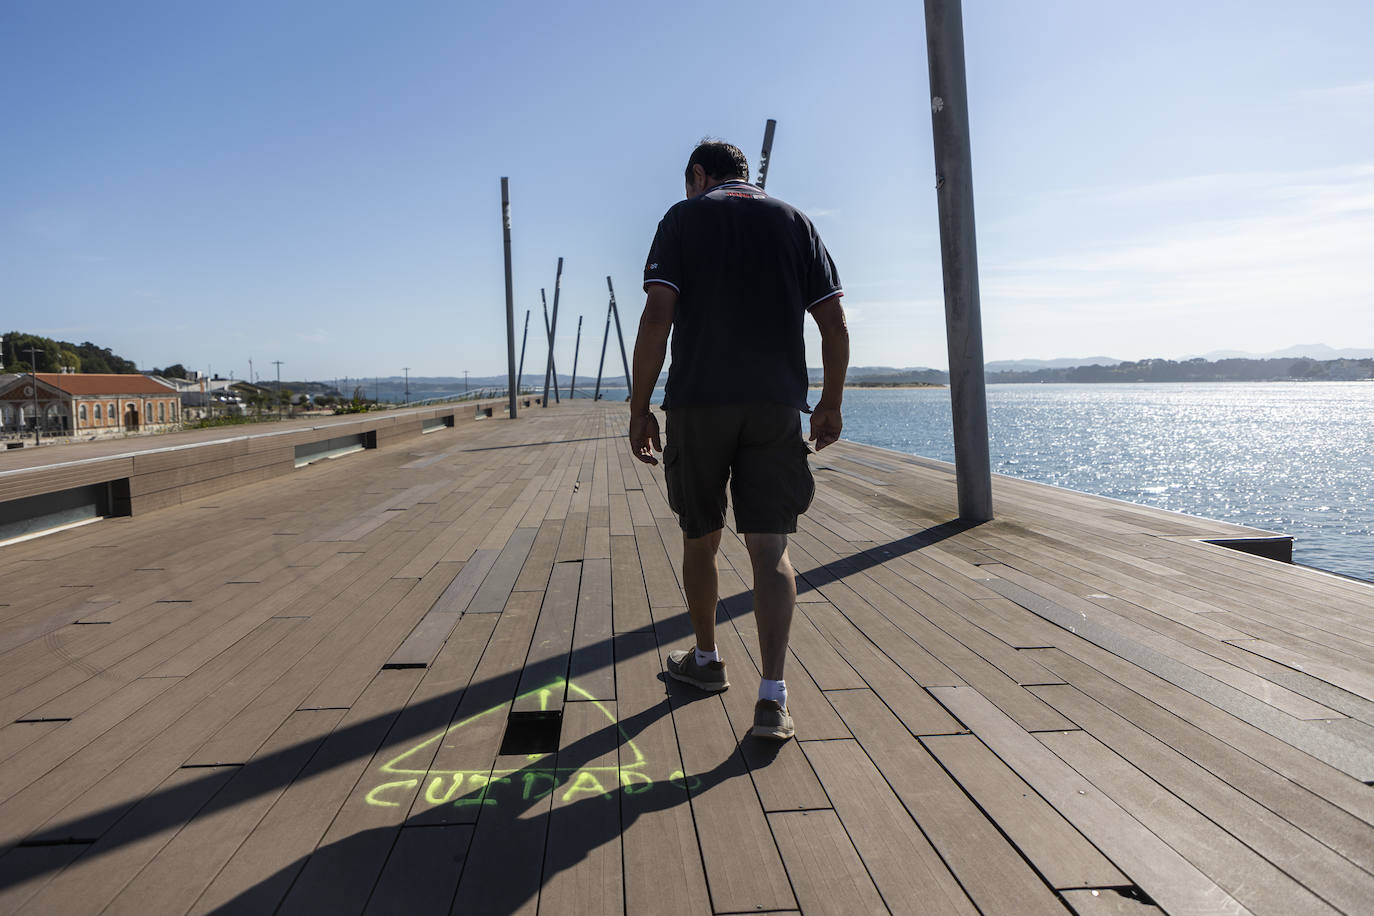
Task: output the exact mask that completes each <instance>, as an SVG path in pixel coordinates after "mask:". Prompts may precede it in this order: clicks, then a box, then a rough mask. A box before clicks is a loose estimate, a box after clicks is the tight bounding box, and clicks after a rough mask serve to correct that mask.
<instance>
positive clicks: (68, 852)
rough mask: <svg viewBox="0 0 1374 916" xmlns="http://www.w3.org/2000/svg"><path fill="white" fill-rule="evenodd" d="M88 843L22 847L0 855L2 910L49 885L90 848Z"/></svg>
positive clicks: (13, 909) (15, 910)
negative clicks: (55, 876)
mask: <svg viewBox="0 0 1374 916" xmlns="http://www.w3.org/2000/svg"><path fill="white" fill-rule="evenodd" d="M89 848H90V846H89V844H86V843H68V844H64V845H61V846H21V847H19V848H17V849H10V850H8V851H7V852H5V854H4V855H0V912H3V913H18V912H19V908H20V907H22V906H23V905H24V904H25V903H27V902H28V901H29V900H31V899H32V898H33V895H34V894H36V893H38V892H39V891H40V890H42V889H43V888H44V886H46V885H47V883H48V882H49V881H50V880H52V879H53V877H54V875H57V874H58V873H60V872H61V871H62V869H64V868H66V867H67V865H69V864H70V863H71V862H72V861H73V860H75V859H76V857H77V856H79V855H81V854H82V853H84V852H85V851H86V850H87V849H89Z"/></svg>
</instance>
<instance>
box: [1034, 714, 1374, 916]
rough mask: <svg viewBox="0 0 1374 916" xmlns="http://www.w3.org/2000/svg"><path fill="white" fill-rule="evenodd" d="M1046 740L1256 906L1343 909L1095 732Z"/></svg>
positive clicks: (1261, 908) (1293, 910)
mask: <svg viewBox="0 0 1374 916" xmlns="http://www.w3.org/2000/svg"><path fill="white" fill-rule="evenodd" d="M1040 741H1041V742H1042V743H1043V744H1044V745H1045V746H1047V747H1048V748H1049V749H1050V750H1051V751H1053V752H1054V753H1055V754H1056V755H1058V756H1059V757H1060V758H1061V759H1063V760H1064V761H1066V762H1067V763H1068V764H1069V765H1070V766H1072V767H1073V768H1074V769H1076V770H1078V772H1080V773H1082V774H1083V775H1084V776H1085V777H1087V778H1088V779H1090V780H1091V781H1092V782H1093V783H1094V784H1095V785H1096V786H1098V788H1100V789H1102V790H1104V791H1106V792H1108V793H1109V794H1110V795H1111V797H1112V799H1113V800H1114V801H1116V802H1117V803H1118V804H1120V805H1121V806H1122V807H1123V808H1125V809H1126V810H1127V811H1129V812H1130V813H1131V814H1132V815H1133V816H1134V817H1135V818H1136V819H1138V820H1140V821H1141V823H1143V824H1145V826H1147V827H1148V828H1149V829H1150V830H1152V831H1153V832H1154V833H1155V834H1156V835H1157V836H1159V837H1160V838H1161V839H1163V840H1164V841H1165V842H1167V843H1168V844H1169V845H1170V846H1172V847H1174V848H1175V849H1177V850H1178V851H1179V852H1180V853H1181V854H1182V855H1184V856H1185V857H1187V858H1188V860H1189V861H1190V862H1192V863H1193V864H1195V865H1196V866H1197V867H1198V868H1199V869H1201V870H1202V871H1203V873H1204V874H1206V875H1207V876H1208V877H1210V878H1211V879H1212V880H1213V881H1215V882H1216V883H1217V884H1218V885H1219V886H1220V887H1222V888H1223V889H1225V890H1226V891H1228V892H1229V893H1230V894H1231V895H1232V896H1233V897H1235V899H1236V900H1238V901H1240V903H1241V904H1243V905H1244V906H1246V907H1247V908H1249V909H1250V910H1251V911H1252V912H1257V913H1259V912H1288V913H1335V912H1337V910H1335V909H1334V908H1332V907H1330V906H1328V905H1327V904H1325V903H1323V902H1322V900H1321V899H1320V898H1318V897H1317V896H1315V895H1314V894H1313V893H1312V892H1311V891H1309V890H1307V889H1306V888H1304V887H1303V886H1302V885H1301V884H1299V883H1298V882H1296V881H1294V880H1293V879H1292V878H1290V877H1289V876H1287V875H1285V874H1284V873H1283V872H1281V871H1280V870H1279V869H1278V868H1276V867H1275V866H1274V864H1273V863H1271V862H1268V861H1266V860H1265V859H1264V858H1262V857H1261V856H1260V855H1258V854H1257V853H1255V852H1254V851H1253V850H1252V849H1250V848H1249V847H1248V846H1246V845H1245V844H1244V843H1242V842H1240V841H1239V840H1237V839H1236V838H1235V837H1233V836H1231V835H1230V834H1228V833H1226V831H1224V830H1222V829H1221V828H1219V827H1217V826H1216V825H1215V824H1213V823H1212V822H1211V821H1209V820H1207V818H1205V817H1203V816H1202V815H1201V814H1199V813H1198V812H1196V811H1194V810H1193V809H1192V808H1190V807H1189V806H1188V805H1187V804H1185V803H1184V802H1183V801H1181V800H1180V799H1178V798H1176V797H1174V796H1173V795H1172V794H1170V793H1168V792H1166V791H1161V790H1160V789H1159V787H1158V786H1157V785H1155V783H1154V782H1152V781H1151V780H1150V779H1149V778H1148V777H1147V776H1145V775H1144V774H1143V773H1141V772H1140V771H1139V770H1138V769H1136V768H1135V767H1133V766H1131V765H1130V763H1128V762H1127V761H1125V760H1122V759H1121V758H1120V757H1119V756H1117V755H1116V754H1115V753H1113V751H1112V750H1111V749H1110V748H1108V747H1107V746H1106V745H1104V744H1102V743H1101V742H1100V741H1098V740H1097V739H1096V738H1094V737H1093V736H1091V735H1089V734H1087V733H1085V732H1062V733H1047V734H1044V735H1041V736H1040ZM1368 900H1369V898H1368V897H1364V898H1363V901H1364V902H1365V903H1367V902H1368Z"/></svg>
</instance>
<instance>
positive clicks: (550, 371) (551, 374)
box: [544, 258, 563, 407]
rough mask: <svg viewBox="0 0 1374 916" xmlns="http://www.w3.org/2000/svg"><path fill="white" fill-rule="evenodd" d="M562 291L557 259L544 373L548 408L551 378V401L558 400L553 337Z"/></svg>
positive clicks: (561, 272) (561, 279) (545, 404)
mask: <svg viewBox="0 0 1374 916" xmlns="http://www.w3.org/2000/svg"><path fill="white" fill-rule="evenodd" d="M562 289H563V259H562V258H559V259H558V273H556V274H555V275H554V278H553V322H552V323H551V324H550V325H549V368H548V370H547V371H545V373H544V406H545V407H548V406H549V378H550V377H552V378H553V399H554V400H555V401H557V400H558V373H557V372H555V371H554V368H553V337H554V334H556V333H557V332H558V294H559V292H560V291H561V290H562Z"/></svg>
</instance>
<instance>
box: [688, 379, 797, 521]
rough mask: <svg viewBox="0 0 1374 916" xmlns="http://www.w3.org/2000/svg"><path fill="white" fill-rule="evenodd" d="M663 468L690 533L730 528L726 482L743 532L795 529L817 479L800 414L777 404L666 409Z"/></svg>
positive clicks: (795, 410) (736, 518)
mask: <svg viewBox="0 0 1374 916" xmlns="http://www.w3.org/2000/svg"><path fill="white" fill-rule="evenodd" d="M667 416H668V428H667V430H666V433H667V437H668V441H667V443H666V445H665V446H664V448H663V469H664V476H665V477H666V478H667V485H668V505H669V506H671V507H672V509H673V511H674V512H676V513H677V516H678V524H680V525H681V526H682V531H683V533H684V534H686V536H687V537H689V538H699V537H705V536H706V535H708V534H710V533H711V532H713V531H717V530H719V529H720V528H723V527H724V526H725V506H726V499H725V485H726V483H727V482H728V483H729V485H730V495H731V497H732V499H733V501H734V504H735V529H736V530H737V531H739V533H740V534H791V533H793V532H794V531H796V530H797V516H799V515H801V514H802V513H803V512H805V511H806V510H807V508H808V507H809V506H810V505H811V500H812V498H813V497H814V496H815V495H816V481H815V479H814V478H813V477H812V476H811V468H810V466H809V465H808V464H807V463H806V457H807V455H809V454H810V452H811V449H810V448H809V447H808V446H807V444H806V442H805V441H804V440H803V439H802V437H801V414H800V412H799V411H798V410H797V409H796V408H795V407H785V406H782V405H779V404H727V405H720V406H714V405H713V406H708V407H675V408H673V409H671V410H669V411H667Z"/></svg>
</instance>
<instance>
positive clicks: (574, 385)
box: [568, 315, 582, 401]
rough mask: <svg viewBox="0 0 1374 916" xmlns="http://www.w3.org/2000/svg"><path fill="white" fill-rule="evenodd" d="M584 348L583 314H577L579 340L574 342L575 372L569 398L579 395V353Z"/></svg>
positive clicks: (571, 381) (569, 389)
mask: <svg viewBox="0 0 1374 916" xmlns="http://www.w3.org/2000/svg"><path fill="white" fill-rule="evenodd" d="M581 349H582V316H581V315H578V316H577V342H576V343H574V344H573V374H572V379H571V380H570V381H569V382H568V400H569V401H571V400H572V399H573V398H575V397H577V353H578V351H579V350H581Z"/></svg>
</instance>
